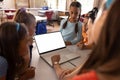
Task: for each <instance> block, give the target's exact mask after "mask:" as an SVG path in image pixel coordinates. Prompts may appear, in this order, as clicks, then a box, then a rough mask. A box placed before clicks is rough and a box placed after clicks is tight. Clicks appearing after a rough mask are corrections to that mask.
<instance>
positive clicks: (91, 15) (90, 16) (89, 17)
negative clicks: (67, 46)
mask: <svg viewBox="0 0 120 80" xmlns="http://www.w3.org/2000/svg"><path fill="white" fill-rule="evenodd" d="M97 13H98V8H97V7H94V8H93V9H92V10H91V11H89V12H88V13H87V14H86V15H85V18H84V21H83V27H82V36H83V38H82V39H83V40H81V42H79V43H77V46H78V47H79V48H80V49H91V48H92V46H93V44H91V45H90V44H88V33H87V32H88V31H89V29H90V26H89V25H91V24H93V23H94V20H95V18H96V15H97Z"/></svg>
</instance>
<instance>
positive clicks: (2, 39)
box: [0, 22, 35, 80]
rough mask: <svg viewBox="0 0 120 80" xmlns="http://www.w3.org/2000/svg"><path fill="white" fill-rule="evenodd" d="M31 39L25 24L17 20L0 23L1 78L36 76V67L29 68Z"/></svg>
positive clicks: (21, 78)
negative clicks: (16, 21)
mask: <svg viewBox="0 0 120 80" xmlns="http://www.w3.org/2000/svg"><path fill="white" fill-rule="evenodd" d="M29 40H30V37H29V35H28V31H27V29H26V27H25V25H22V24H19V23H15V22H5V23H2V24H1V25H0V80H15V78H17V79H18V80H27V79H29V78H31V77H33V76H34V74H35V68H32V67H30V68H28V64H29V59H30V57H29V50H28V48H29V47H28V44H29ZM29 69H31V70H29Z"/></svg>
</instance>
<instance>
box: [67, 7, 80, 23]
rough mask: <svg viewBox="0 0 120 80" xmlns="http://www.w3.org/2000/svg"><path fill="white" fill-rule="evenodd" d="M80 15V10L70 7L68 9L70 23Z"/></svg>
mask: <svg viewBox="0 0 120 80" xmlns="http://www.w3.org/2000/svg"><path fill="white" fill-rule="evenodd" d="M80 13H81V10H80V8H77V7H74V6H71V7H70V9H69V14H70V19H71V20H72V21H76V20H77V18H78V16H79V15H80Z"/></svg>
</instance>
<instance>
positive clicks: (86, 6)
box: [77, 0, 94, 14]
mask: <svg viewBox="0 0 120 80" xmlns="http://www.w3.org/2000/svg"><path fill="white" fill-rule="evenodd" d="M77 1H79V2H80V3H81V5H82V13H81V14H85V13H87V12H89V11H90V10H92V8H93V4H94V0H77Z"/></svg>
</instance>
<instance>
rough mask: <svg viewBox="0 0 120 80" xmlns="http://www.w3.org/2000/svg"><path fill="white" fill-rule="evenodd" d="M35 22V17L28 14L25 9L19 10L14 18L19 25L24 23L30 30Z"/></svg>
mask: <svg viewBox="0 0 120 80" xmlns="http://www.w3.org/2000/svg"><path fill="white" fill-rule="evenodd" d="M33 20H35V17H34V16H33V15H32V14H31V13H28V12H26V9H25V8H20V9H18V11H17V12H16V15H15V17H14V21H16V22H18V23H24V24H25V25H27V27H28V28H29V25H31V23H32V22H33Z"/></svg>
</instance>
